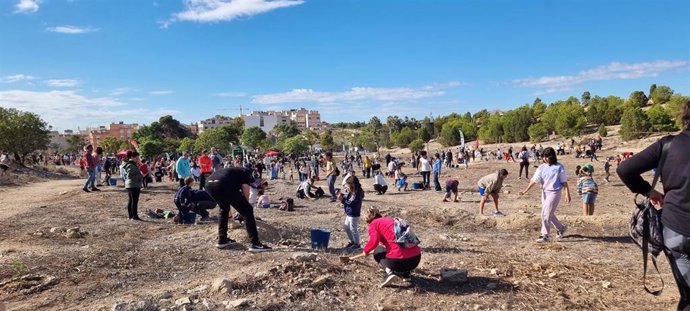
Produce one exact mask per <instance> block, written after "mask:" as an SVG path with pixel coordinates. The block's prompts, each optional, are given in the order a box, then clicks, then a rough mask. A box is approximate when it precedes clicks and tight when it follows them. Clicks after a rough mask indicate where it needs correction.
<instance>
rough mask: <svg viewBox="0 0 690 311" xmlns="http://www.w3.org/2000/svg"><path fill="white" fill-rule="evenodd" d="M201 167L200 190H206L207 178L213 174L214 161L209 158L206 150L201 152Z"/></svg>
mask: <svg viewBox="0 0 690 311" xmlns="http://www.w3.org/2000/svg"><path fill="white" fill-rule="evenodd" d="M199 166H200V167H201V175H199V190H204V187H205V186H206V178H208V177H209V176H211V173H213V160H211V157H209V156H208V153H207V151H206V150H203V151H201V156H200V157H199Z"/></svg>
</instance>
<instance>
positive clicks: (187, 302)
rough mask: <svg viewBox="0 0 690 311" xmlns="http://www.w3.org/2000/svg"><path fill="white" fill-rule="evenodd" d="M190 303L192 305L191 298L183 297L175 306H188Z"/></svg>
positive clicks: (176, 301)
mask: <svg viewBox="0 0 690 311" xmlns="http://www.w3.org/2000/svg"><path fill="white" fill-rule="evenodd" d="M190 303H192V300H191V299H190V298H189V297H183V298H180V299H178V300H175V305H178V306H183V305H188V304H190Z"/></svg>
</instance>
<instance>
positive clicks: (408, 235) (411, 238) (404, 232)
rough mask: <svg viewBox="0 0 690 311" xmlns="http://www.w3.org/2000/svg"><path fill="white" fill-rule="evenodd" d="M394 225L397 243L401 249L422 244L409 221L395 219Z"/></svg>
mask: <svg viewBox="0 0 690 311" xmlns="http://www.w3.org/2000/svg"><path fill="white" fill-rule="evenodd" d="M393 223H394V226H393V228H394V230H395V243H397V244H398V245H400V247H402V248H412V247H415V246H417V245H419V243H421V242H420V241H419V239H418V238H417V235H416V234H414V231H412V228H411V227H410V225H409V224H408V223H407V221H405V220H404V219H402V218H393Z"/></svg>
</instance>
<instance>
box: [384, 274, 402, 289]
mask: <svg viewBox="0 0 690 311" xmlns="http://www.w3.org/2000/svg"><path fill="white" fill-rule="evenodd" d="M398 280H400V277H399V276H397V275H395V274H393V273H392V272H386V276H385V277H384V278H383V283H381V285H380V287H388V286H391V285H393V284H395V283H396V282H397V281H398Z"/></svg>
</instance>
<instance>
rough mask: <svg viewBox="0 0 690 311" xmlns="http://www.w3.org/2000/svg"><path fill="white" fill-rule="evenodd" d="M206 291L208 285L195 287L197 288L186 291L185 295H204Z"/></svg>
mask: <svg viewBox="0 0 690 311" xmlns="http://www.w3.org/2000/svg"><path fill="white" fill-rule="evenodd" d="M207 290H208V285H199V286H197V287H195V288H192V289H190V290H188V291H187V294H190V295H199V294H203V293H205V292H206V291H207Z"/></svg>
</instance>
